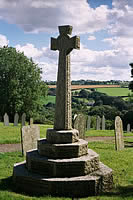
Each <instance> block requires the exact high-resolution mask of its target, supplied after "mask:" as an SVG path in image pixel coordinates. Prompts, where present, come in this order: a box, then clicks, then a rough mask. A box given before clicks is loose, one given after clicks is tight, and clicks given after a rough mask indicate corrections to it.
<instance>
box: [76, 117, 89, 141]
mask: <svg viewBox="0 0 133 200" xmlns="http://www.w3.org/2000/svg"><path fill="white" fill-rule="evenodd" d="M74 129H77V130H78V131H79V138H82V139H84V138H85V130H86V117H85V115H83V114H78V115H77V117H76V118H75V120H74Z"/></svg>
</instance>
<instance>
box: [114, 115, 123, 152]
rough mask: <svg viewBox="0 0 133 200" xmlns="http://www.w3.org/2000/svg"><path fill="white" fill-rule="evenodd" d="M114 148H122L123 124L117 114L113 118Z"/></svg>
mask: <svg viewBox="0 0 133 200" xmlns="http://www.w3.org/2000/svg"><path fill="white" fill-rule="evenodd" d="M115 148H116V150H117V151H119V150H122V149H124V139H123V124H122V120H121V118H120V117H119V116H116V118H115Z"/></svg>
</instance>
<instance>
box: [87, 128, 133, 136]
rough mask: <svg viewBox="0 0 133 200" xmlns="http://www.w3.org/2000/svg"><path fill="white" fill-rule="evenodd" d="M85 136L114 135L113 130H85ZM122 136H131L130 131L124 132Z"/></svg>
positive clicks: (132, 134)
mask: <svg viewBox="0 0 133 200" xmlns="http://www.w3.org/2000/svg"><path fill="white" fill-rule="evenodd" d="M85 135H86V136H94V137H99V136H100V137H101V136H114V135H115V134H114V130H93V129H90V130H87V131H86V134H85ZM124 136H133V133H132V132H129V133H127V132H124Z"/></svg>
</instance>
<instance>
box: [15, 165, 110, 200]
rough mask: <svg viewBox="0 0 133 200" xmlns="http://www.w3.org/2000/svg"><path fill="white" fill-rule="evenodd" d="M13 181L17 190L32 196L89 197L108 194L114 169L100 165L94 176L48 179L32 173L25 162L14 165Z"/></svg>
mask: <svg viewBox="0 0 133 200" xmlns="http://www.w3.org/2000/svg"><path fill="white" fill-rule="evenodd" d="M13 180H14V182H15V184H16V187H17V189H19V190H22V191H25V192H27V193H30V194H36V195H37V194H39V195H49V194H50V195H52V196H63V197H78V198H80V197H87V196H92V195H97V194H98V193H99V192H106V191H108V190H110V189H111V187H112V183H113V182H112V181H113V179H112V169H110V168H108V167H107V166H105V165H104V164H102V163H100V167H99V170H97V171H96V172H94V174H93V173H92V174H89V175H86V176H78V177H71V178H46V177H45V176H42V175H38V174H36V173H31V172H29V171H28V170H27V169H26V164H25V162H22V163H18V164H15V165H14V171H13Z"/></svg>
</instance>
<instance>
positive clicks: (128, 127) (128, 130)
mask: <svg viewBox="0 0 133 200" xmlns="http://www.w3.org/2000/svg"><path fill="white" fill-rule="evenodd" d="M130 131H131V128H130V124H127V133H129V132H130Z"/></svg>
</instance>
